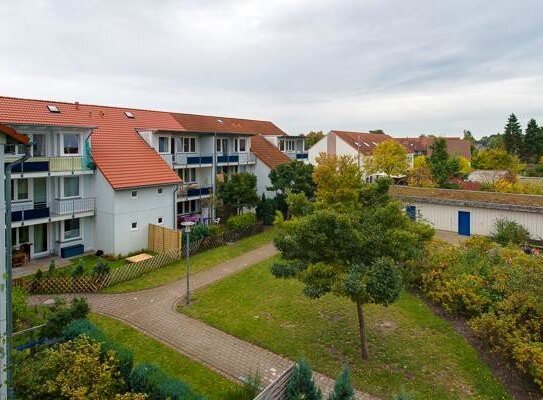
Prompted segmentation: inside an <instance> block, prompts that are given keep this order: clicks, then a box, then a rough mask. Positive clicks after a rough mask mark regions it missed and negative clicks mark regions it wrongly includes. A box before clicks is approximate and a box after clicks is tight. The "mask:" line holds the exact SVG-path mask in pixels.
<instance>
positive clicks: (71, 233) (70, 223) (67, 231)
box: [64, 219, 81, 240]
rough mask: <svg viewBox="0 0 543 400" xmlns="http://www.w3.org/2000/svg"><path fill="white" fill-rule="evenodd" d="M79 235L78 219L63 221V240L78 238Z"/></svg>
mask: <svg viewBox="0 0 543 400" xmlns="http://www.w3.org/2000/svg"><path fill="white" fill-rule="evenodd" d="M80 237H81V227H80V220H79V219H67V220H65V221H64V240H72V239H78V238H80Z"/></svg>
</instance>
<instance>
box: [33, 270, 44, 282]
mask: <svg viewBox="0 0 543 400" xmlns="http://www.w3.org/2000/svg"><path fill="white" fill-rule="evenodd" d="M42 279H43V271H42V270H41V269H39V268H38V270H37V271H36V273H35V274H34V280H36V281H41V280H42Z"/></svg>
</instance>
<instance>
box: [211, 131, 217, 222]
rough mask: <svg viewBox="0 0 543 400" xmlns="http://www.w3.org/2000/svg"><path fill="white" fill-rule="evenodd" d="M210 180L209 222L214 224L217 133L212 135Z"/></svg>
mask: <svg viewBox="0 0 543 400" xmlns="http://www.w3.org/2000/svg"><path fill="white" fill-rule="evenodd" d="M211 179H212V182H213V198H212V201H211V220H212V222H213V223H215V220H216V219H217V210H216V205H217V132H214V133H213V164H212V167H211Z"/></svg>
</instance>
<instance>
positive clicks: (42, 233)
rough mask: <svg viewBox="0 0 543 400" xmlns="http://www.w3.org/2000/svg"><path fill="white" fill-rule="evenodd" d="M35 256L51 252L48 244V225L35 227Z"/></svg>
mask: <svg viewBox="0 0 543 400" xmlns="http://www.w3.org/2000/svg"><path fill="white" fill-rule="evenodd" d="M33 228H34V255H43V254H44V253H47V252H48V250H49V247H48V244H47V242H48V241H47V224H39V225H34V226H33Z"/></svg>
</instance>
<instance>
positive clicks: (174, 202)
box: [173, 185, 179, 230]
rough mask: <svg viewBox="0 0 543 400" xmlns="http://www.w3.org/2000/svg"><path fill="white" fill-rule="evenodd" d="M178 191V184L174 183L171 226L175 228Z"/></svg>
mask: <svg viewBox="0 0 543 400" xmlns="http://www.w3.org/2000/svg"><path fill="white" fill-rule="evenodd" d="M178 191H179V185H175V189H174V190H173V227H174V229H175V230H177V192H178Z"/></svg>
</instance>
